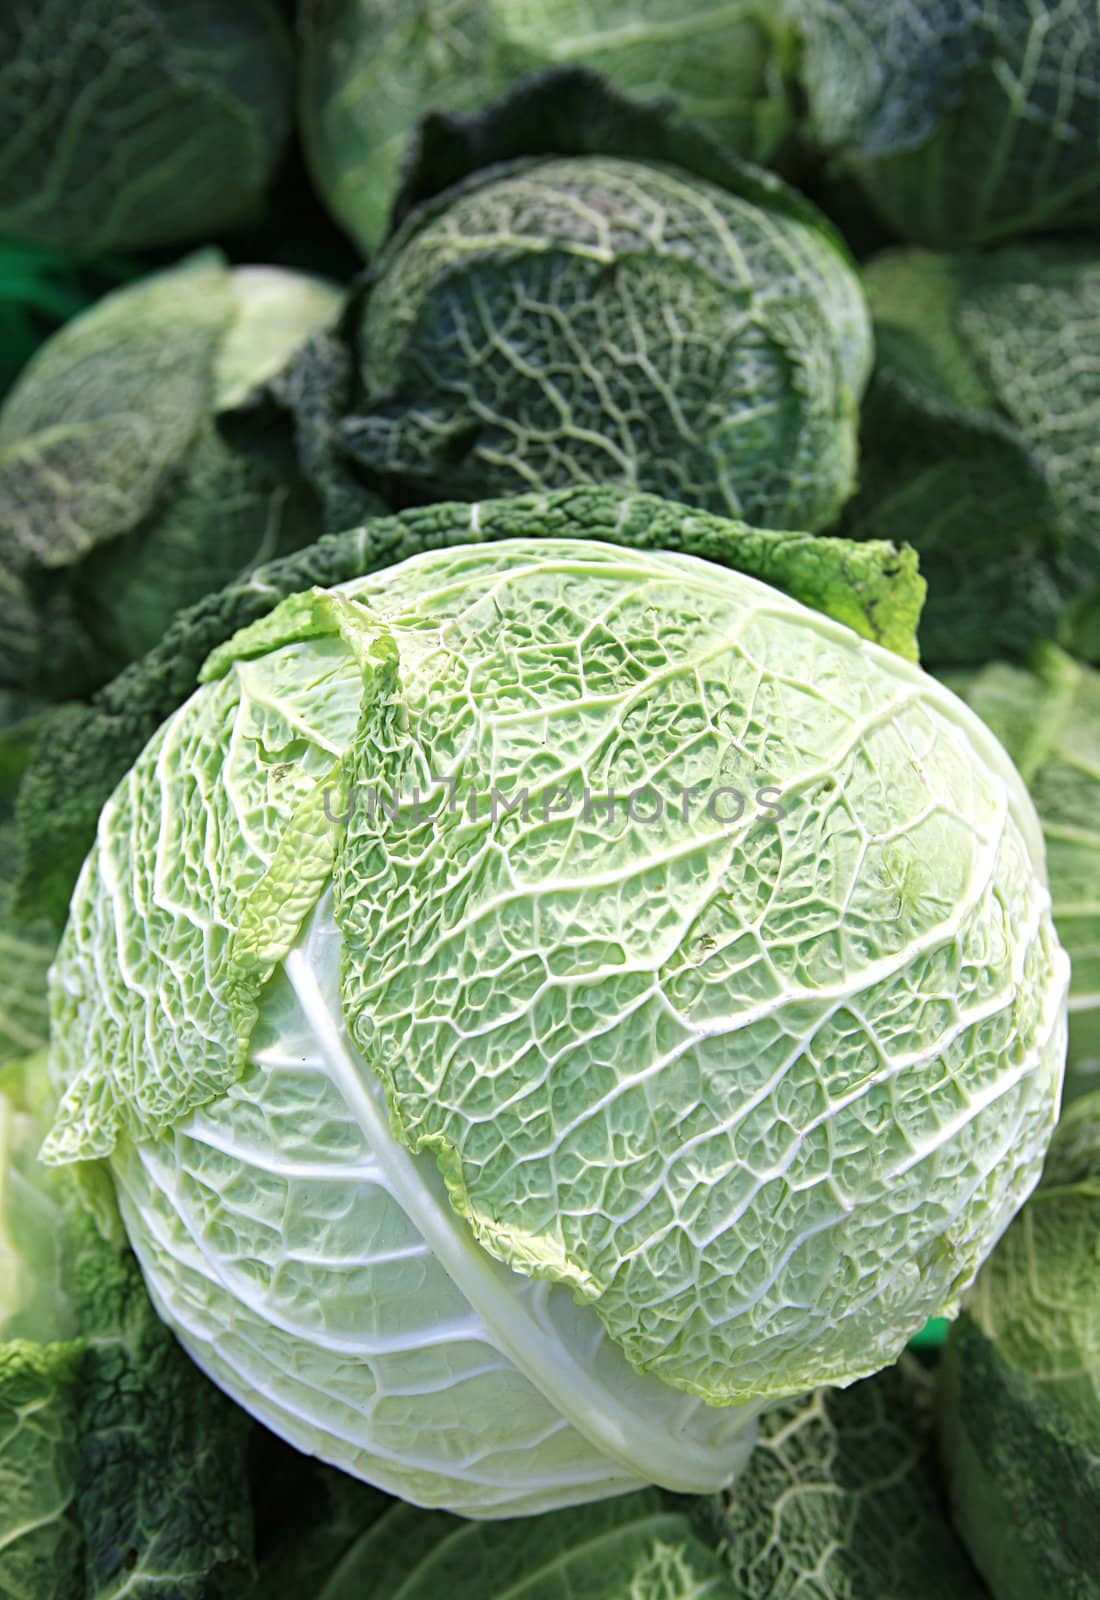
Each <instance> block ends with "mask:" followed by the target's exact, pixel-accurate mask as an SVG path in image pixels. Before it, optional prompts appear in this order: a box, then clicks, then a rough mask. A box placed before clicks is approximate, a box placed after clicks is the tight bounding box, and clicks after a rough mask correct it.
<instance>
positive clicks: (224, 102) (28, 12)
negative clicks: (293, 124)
mask: <svg viewBox="0 0 1100 1600" xmlns="http://www.w3.org/2000/svg"><path fill="white" fill-rule="evenodd" d="M292 64H293V63H292V56H291V50H290V42H289V39H288V37H287V33H286V30H285V28H284V26H283V24H282V22H281V21H280V19H279V16H278V15H277V13H276V11H275V8H274V7H273V6H271V5H269V4H268V3H267V0H234V4H233V5H232V6H229V7H226V6H224V5H222V4H221V3H220V0H188V3H187V4H186V5H178V4H173V3H171V0H42V3H41V4H36V5H31V6H15V7H9V8H8V11H7V14H6V16H5V19H4V36H3V50H2V51H0V233H3V234H5V235H6V236H7V237H8V238H12V239H20V240H24V241H26V242H28V243H30V244H42V245H53V246H56V247H58V248H59V249H61V250H68V251H71V252H73V253H74V254H76V253H80V254H88V255H95V254H102V253H104V252H106V251H112V250H136V249H145V248H147V247H149V246H150V245H160V244H168V243H172V242H174V241H176V240H186V239H192V238H196V237H200V238H201V237H209V236H210V235H212V234H216V233H217V232H219V231H220V230H221V229H223V228H227V227H230V226H232V225H233V224H235V223H238V222H241V221H243V220H246V219H247V218H248V216H249V214H250V213H251V212H252V211H253V210H254V209H255V208H256V207H257V205H258V202H259V200H260V197H261V195H262V193H263V190H264V188H265V186H266V184H267V181H268V179H269V177H270V176H271V172H272V169H273V168H274V166H275V162H276V160H277V159H278V156H279V154H280V151H281V148H282V144H283V141H284V138H285V136H286V133H287V131H288V127H289V123H290V100H291V78H292Z"/></svg>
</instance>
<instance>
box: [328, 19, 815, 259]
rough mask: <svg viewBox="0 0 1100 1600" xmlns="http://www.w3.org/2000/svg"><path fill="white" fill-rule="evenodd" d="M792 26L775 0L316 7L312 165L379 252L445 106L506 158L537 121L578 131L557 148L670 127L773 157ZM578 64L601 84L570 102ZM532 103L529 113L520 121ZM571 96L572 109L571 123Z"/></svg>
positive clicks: (781, 134)
mask: <svg viewBox="0 0 1100 1600" xmlns="http://www.w3.org/2000/svg"><path fill="white" fill-rule="evenodd" d="M782 32H783V30H782V27H781V19H780V18H778V17H777V15H776V8H775V7H774V6H771V5H769V4H766V3H763V0H700V3H698V4H696V5H695V6H694V8H693V11H692V14H691V16H690V17H689V18H688V19H685V17H684V14H683V12H682V10H681V9H680V8H678V7H677V5H676V4H675V0H645V4H643V5H641V6H639V5H628V4H625V3H624V0H612V3H611V4H605V5H603V6H602V7H600V8H595V9H593V8H592V7H590V6H586V5H578V4H575V3H573V0H566V3H564V4H561V5H558V6H557V7H555V8H554V9H552V10H547V9H546V8H544V7H542V6H539V5H534V4H528V3H520V4H518V5H517V4H508V5H501V4H498V3H497V0H472V3H470V4H466V5H462V6H459V7H455V8H453V9H451V10H449V11H446V12H442V11H433V12H431V13H418V12H412V11H410V10H409V9H408V8H407V7H405V6H403V5H402V4H400V3H399V0H398V3H395V0H312V3H311V4H310V5H309V7H308V8H307V9H306V11H305V13H304V16H303V35H304V46H305V49H304V59H303V70H302V88H301V116H302V126H303V133H304V137H305V143H306V149H307V153H308V156H309V159H310V165H311V167H312V170H313V175H314V178H315V181H316V183H317V186H318V188H319V190H320V191H321V193H322V194H323V195H324V196H325V198H326V200H327V202H328V204H329V205H330V206H331V208H332V211H333V213H334V215H335V216H336V217H338V218H339V220H340V221H341V222H342V223H343V225H344V226H345V227H346V228H347V229H348V231H349V232H350V233H351V234H352V235H353V236H354V237H355V238H356V239H357V240H358V241H359V243H360V244H361V245H362V247H363V248H364V249H365V250H368V251H370V250H373V249H374V248H375V247H376V246H377V245H378V244H379V242H380V241H381V239H382V238H383V236H384V234H385V232H386V228H387V225H388V223H389V220H390V217H391V214H392V211H393V206H394V201H395V198H396V197H397V195H398V192H399V190H401V189H402V187H403V185H404V184H405V183H406V181H407V180H408V179H409V177H410V175H411V174H414V173H416V172H421V173H422V172H423V171H424V155H425V151H424V143H425V142H427V143H429V145H431V144H433V143H434V141H433V139H432V134H431V133H430V132H429V131H428V125H431V124H437V123H438V121H439V119H440V114H441V113H442V114H443V116H444V117H445V118H446V120H447V121H448V122H452V123H453V122H455V121H456V120H457V121H461V122H462V123H464V124H465V125H466V127H467V128H469V129H470V130H471V133H470V136H471V137H473V138H477V139H479V140H481V141H483V142H488V143H490V144H492V145H493V146H494V147H495V148H496V149H497V150H498V151H499V152H500V155H502V156H503V157H504V158H510V157H513V156H516V155H520V154H523V153H526V152H525V150H524V148H523V144H522V141H523V138H524V135H525V132H526V131H527V130H530V129H531V128H533V127H535V126H536V125H541V132H540V135H539V136H540V137H541V138H542V139H543V140H546V139H550V140H551V141H554V140H555V137H556V136H558V137H560V136H561V135H560V132H559V130H566V131H565V135H564V136H565V137H566V139H568V140H569V143H567V144H566V145H564V146H562V145H559V144H557V143H556V142H550V143H542V144H541V146H540V148H541V149H543V150H547V149H570V150H572V149H576V148H577V147H578V144H579V145H580V146H581V147H584V148H587V149H592V150H596V151H599V152H601V153H606V152H608V151H610V150H613V149H615V147H616V140H617V139H622V138H623V137H628V136H629V133H630V130H631V129H632V128H633V127H634V126H635V125H637V124H641V125H642V126H646V125H647V124H652V123H655V122H657V121H659V120H660V121H668V122H671V123H674V124H677V123H686V124H688V125H689V126H696V127H698V128H699V129H700V130H702V129H705V130H706V132H707V134H709V135H710V137H711V138H712V139H713V140H714V143H715V145H716V146H718V147H720V148H724V149H727V150H731V151H735V152H736V153H737V154H739V155H744V156H747V157H749V158H750V159H754V160H761V161H767V160H769V159H770V158H771V157H772V156H773V155H775V154H776V152H777V150H778V149H779V147H780V146H781V145H782V143H783V141H784V139H785V137H786V135H787V134H788V133H789V132H790V127H791V120H792V119H791V114H790V106H789V101H788V96H787V89H786V86H785V84H784V82H783V75H782V62H781V59H780V58H781V53H782V51H781V35H782ZM578 66H579V67H582V68H586V69H590V70H588V71H586V72H584V73H583V76H584V78H586V79H587V80H588V88H587V91H586V93H585V94H584V95H583V96H581V97H579V98H575V99H572V100H570V91H571V86H572V85H573V84H574V83H575V81H576V79H577V78H579V77H580V76H582V74H581V73H579V72H578V71H577V70H576V68H577V67H578ZM544 89H545V97H543V90H544ZM524 101H529V102H531V109H530V112H529V113H522V112H521V114H520V117H519V118H518V120H517V119H514V118H513V116H512V113H513V112H514V111H515V110H516V108H518V107H519V106H520V105H521V103H522V102H524ZM561 101H567V102H569V112H570V113H571V114H567V115H566V116H565V117H564V118H563V120H562V121H561V122H560V123H559V122H558V121H557V104H558V103H559V102H561ZM456 114H457V115H456ZM483 130H484V131H483ZM435 153H436V154H438V153H439V152H438V149H436V151H435ZM621 153H623V154H631V153H632V151H631V150H629V149H626V150H622V151H621ZM498 158H499V157H498ZM443 160H444V162H446V161H447V160H448V158H447V157H446V156H443Z"/></svg>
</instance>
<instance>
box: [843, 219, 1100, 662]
mask: <svg viewBox="0 0 1100 1600" xmlns="http://www.w3.org/2000/svg"><path fill="white" fill-rule="evenodd" d="M864 282H865V286H866V289H867V295H868V299H869V301H870V304H871V310H872V313H873V316H874V326H875V339H876V346H877V362H876V370H875V376H874V381H873V382H872V384H871V387H870V390H869V392H868V395H867V401H866V404H865V407H864V414H863V427H862V441H861V443H862V472H861V479H862V481H861V486H860V493H859V495H858V496H857V498H856V499H855V500H854V501H853V502H852V504H851V505H850V506H849V507H848V510H847V512H846V514H845V518H844V528H845V531H846V532H848V533H850V534H852V535H854V536H855V537H860V536H861V535H864V534H871V535H873V536H874V537H876V538H887V539H888V538H892V539H898V540H908V541H909V542H910V543H912V544H913V545H914V546H915V547H916V549H917V550H918V551H919V553H920V558H921V570H922V572H923V573H924V574H925V576H926V577H927V579H928V583H929V600H928V606H927V609H926V611H925V615H924V619H923V623H922V627H921V650H922V655H923V656H924V658H925V659H926V660H928V661H931V662H933V663H934V664H937V665H944V666H947V665H962V664H969V663H972V662H973V663H977V662H982V661H987V660H989V659H990V658H991V657H993V656H997V655H1007V656H1015V657H1020V656H1023V655H1025V654H1026V652H1027V650H1028V648H1029V647H1030V646H1031V645H1032V644H1034V643H1035V642H1036V641H1037V640H1041V639H1049V638H1052V637H1054V636H1055V635H1057V636H1058V637H1059V638H1060V639H1061V640H1062V641H1063V642H1064V643H1066V644H1068V645H1069V646H1070V647H1071V648H1073V649H1075V650H1078V651H1079V652H1081V653H1083V654H1085V655H1088V656H1090V657H1098V656H1100V456H1098V454H1097V450H1096V442H1095V441H1096V431H1097V427H1098V426H1100V254H1098V253H1097V251H1096V250H1095V249H1094V248H1093V247H1092V246H1087V245H1068V244H1067V245H1063V244H1056V243H1042V244H1035V245H1019V246H1012V247H1010V248H1009V247H1006V248H1005V249H1002V250H997V251H993V252H991V253H989V254H986V255H970V256H932V255H926V254H924V253H923V252H919V251H890V252H887V253H885V254H883V255H881V256H878V257H876V258H875V259H874V260H873V261H872V262H871V263H870V265H869V267H868V268H867V270H866V273H865V275H864Z"/></svg>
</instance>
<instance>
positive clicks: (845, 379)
mask: <svg viewBox="0 0 1100 1600" xmlns="http://www.w3.org/2000/svg"><path fill="white" fill-rule="evenodd" d="M727 177H728V178H729V180H730V181H729V184H728V185H727V186H726V187H719V186H718V185H715V184H711V183H705V182H702V181H699V180H695V179H692V178H690V177H688V176H687V175H686V174H685V173H681V172H679V171H677V170H674V169H672V168H671V167H667V166H662V167H659V168H658V167H655V166H652V165H644V164H642V163H639V162H631V161H623V160H619V159H612V158H610V157H602V158H598V159H597V158H580V159H571V160H546V161H538V162H527V163H516V164H512V165H508V166H505V167H497V168H493V169H490V171H488V172H486V173H480V174H476V175H475V176H474V177H472V178H471V179H469V180H468V181H467V182H466V183H464V184H462V185H460V186H458V187H457V188H456V189H452V190H448V191H447V192H446V193H445V194H443V195H441V196H440V197H438V198H437V199H436V200H435V201H433V202H431V203H430V204H428V205H427V206H425V207H424V208H422V209H421V210H419V211H417V212H414V213H413V214H412V215H411V216H410V217H409V218H408V220H407V221H406V223H405V224H404V225H403V227H402V228H401V229H400V230H399V231H398V233H397V234H396V235H395V236H394V238H393V239H392V240H391V241H390V243H389V245H388V246H387V248H386V250H385V252H384V253H383V255H382V256H381V257H380V258H379V260H378V262H377V264H376V269H375V280H374V283H373V287H372V288H371V290H370V292H369V294H368V295H367V297H366V300H365V304H364V310H363V316H362V323H361V329H360V334H359V340H358V353H359V359H360V364H361V376H362V382H363V387H364V396H363V398H362V400H361V402H360V403H359V405H358V407H357V409H356V412H355V414H353V415H352V416H351V417H350V418H349V419H348V420H347V422H346V424H345V426H344V430H343V434H344V438H345V440H346V443H347V446H348V448H349V449H350V450H351V451H352V452H353V454H354V455H355V457H356V459H357V460H358V461H360V462H361V463H362V464H363V465H364V466H365V467H367V468H368V469H369V470H370V471H371V472H372V473H375V474H377V475H378V476H379V478H380V479H381V480H382V481H383V482H384V483H387V482H392V483H394V484H395V485H399V486H402V485H403V486H405V487H406V489H408V488H410V487H411V489H412V491H413V492H415V493H416V494H417V495H419V496H430V497H431V498H447V497H450V496H452V495H458V496H461V497H463V498H470V499H472V498H474V497H477V496H481V495H498V494H512V493H519V492H524V491H526V490H539V489H553V488H567V487H570V486H571V485H574V484H580V483H592V484H602V483H608V484H616V485H620V486H623V487H627V488H637V489H643V490H646V491H649V492H652V493H655V494H663V495H667V496H669V497H671V498H674V499H677V500H682V501H684V502H686V503H688V504H691V505H695V506H697V507H699V508H700V509H703V510H707V511H712V512H715V513H718V514H722V515H727V516H734V517H740V518H744V519H745V520H746V521H748V522H750V523H753V524H756V525H759V526H763V527H771V528H801V529H806V530H807V531H810V532H817V531H820V530H821V529H822V528H825V527H828V526H829V525H830V523H831V522H832V521H833V520H834V519H835V517H836V516H837V514H838V512H839V510H840V508H841V506H842V505H843V503H844V501H845V500H846V499H847V497H848V496H849V494H850V493H851V491H852V489H853V487H854V481H855V449H856V411H857V406H858V401H859V397H860V395H861V394H862V392H863V388H864V385H865V383H866V379H867V375H868V371H869V367H870V354H871V351H870V337H869V330H868V324H867V315H866V309H865V306H864V303H863V298H862V294H861V291H860V287H859V284H858V281H857V279H856V277H855V275H854V272H853V270H852V268H851V265H850V263H849V261H848V260H847V258H846V255H845V253H844V252H843V251H842V249H841V248H839V247H838V246H837V243H836V241H835V239H834V236H833V234H832V231H831V230H830V229H829V228H828V227H827V226H825V225H824V224H823V222H822V219H821V218H820V217H818V216H817V215H816V213H813V211H812V208H810V207H808V205H806V204H805V203H803V205H802V206H801V207H797V206H792V205H791V204H790V203H788V202H787V200H786V198H785V193H786V192H785V191H784V190H782V189H781V188H779V186H778V185H777V184H776V182H775V180H772V189H773V192H774V191H776V190H778V195H777V197H776V199H775V200H774V202H773V200H772V199H771V198H765V196H764V195H763V194H762V193H761V190H762V188H763V187H764V186H763V185H762V184H761V182H760V180H759V178H758V176H757V175H755V174H753V173H752V172H751V171H746V170H745V169H735V170H733V171H731V172H730V173H728V174H727ZM806 213H809V215H808V216H807V215H806Z"/></svg>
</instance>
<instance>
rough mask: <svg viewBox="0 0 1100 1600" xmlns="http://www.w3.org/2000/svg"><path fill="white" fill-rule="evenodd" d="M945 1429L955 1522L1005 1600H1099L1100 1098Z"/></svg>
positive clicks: (1028, 1223) (1043, 1193) (962, 1376)
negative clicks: (1041, 1599) (1040, 1599)
mask: <svg viewBox="0 0 1100 1600" xmlns="http://www.w3.org/2000/svg"><path fill="white" fill-rule="evenodd" d="M942 1383H943V1395H942V1405H941V1424H942V1432H943V1448H944V1452H945V1458H946V1462H947V1469H948V1481H949V1487H950V1492H951V1500H952V1505H953V1508H954V1514H955V1518H956V1521H957V1523H958V1526H959V1529H960V1531H961V1533H962V1535H963V1537H964V1539H965V1540H966V1542H967V1544H968V1546H969V1548H970V1551H971V1554H972V1555H973V1557H974V1559H975V1561H976V1563H977V1565H978V1567H979V1568H980V1569H981V1571H982V1573H983V1575H984V1576H985V1579H986V1581H987V1583H988V1584H989V1587H990V1589H991V1591H992V1594H993V1596H994V1600H1033V1597H1034V1596H1036V1595H1047V1596H1050V1597H1051V1600H1090V1597H1091V1596H1092V1595H1093V1594H1094V1593H1095V1584H1096V1574H1097V1572H1098V1571H1100V1523H1098V1522H1097V1518H1096V1515H1095V1510H1096V1504H1097V1498H1098V1496H1100V1095H1097V1094H1095V1093H1093V1094H1090V1095H1088V1096H1087V1097H1086V1098H1084V1099H1081V1100H1078V1101H1076V1102H1075V1103H1074V1104H1073V1105H1072V1106H1071V1107H1070V1109H1069V1110H1068V1111H1067V1112H1066V1114H1065V1116H1064V1118H1063V1120H1062V1122H1061V1123H1060V1124H1059V1127H1058V1128H1057V1129H1056V1131H1055V1136H1054V1142H1053V1144H1052V1145H1051V1149H1050V1153H1049V1155H1048V1158H1047V1164H1046V1167H1045V1169H1044V1173H1043V1178H1042V1181H1041V1183H1040V1184H1039V1187H1038V1188H1037V1189H1036V1191H1035V1193H1034V1195H1033V1196H1032V1198H1031V1200H1030V1201H1029V1202H1028V1204H1027V1205H1026V1206H1025V1207H1024V1209H1023V1211H1022V1212H1021V1213H1020V1215H1019V1216H1018V1217H1017V1218H1016V1220H1015V1221H1014V1222H1013V1224H1012V1226H1011V1227H1010V1228H1009V1230H1008V1232H1007V1233H1006V1234H1005V1236H1004V1238H1003V1239H1002V1240H1001V1242H1000V1244H999V1245H998V1246H997V1249H996V1250H995V1251H994V1252H993V1255H992V1256H991V1257H990V1259H989V1261H988V1262H987V1263H986V1265H985V1267H984V1268H983V1269H982V1272H981V1274H980V1276H979V1278H978V1281H977V1284H976V1285H975V1287H974V1290H973V1291H972V1293H971V1295H970V1296H969V1298H968V1301H967V1306H966V1310H965V1312H964V1314H963V1316H962V1317H961V1318H960V1319H959V1323H958V1325H957V1327H956V1328H955V1330H954V1331H953V1333H952V1336H951V1339H950V1340H949V1342H948V1346H947V1351H946V1354H945V1357H944V1367H943V1378H942Z"/></svg>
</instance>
